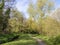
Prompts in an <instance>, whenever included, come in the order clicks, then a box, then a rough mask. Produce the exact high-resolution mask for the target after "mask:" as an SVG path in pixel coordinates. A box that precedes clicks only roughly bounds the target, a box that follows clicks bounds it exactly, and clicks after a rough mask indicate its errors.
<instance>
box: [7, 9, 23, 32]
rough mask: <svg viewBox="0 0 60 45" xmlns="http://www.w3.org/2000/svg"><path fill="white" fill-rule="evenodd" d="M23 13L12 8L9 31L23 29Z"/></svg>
mask: <svg viewBox="0 0 60 45" xmlns="http://www.w3.org/2000/svg"><path fill="white" fill-rule="evenodd" d="M23 20H24V17H23V14H22V13H21V12H19V11H18V10H12V16H11V18H10V19H9V27H8V28H9V31H10V32H21V31H22V30H23V29H22V28H23Z"/></svg>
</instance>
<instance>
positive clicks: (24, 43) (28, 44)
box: [1, 34, 37, 45]
mask: <svg viewBox="0 0 60 45" xmlns="http://www.w3.org/2000/svg"><path fill="white" fill-rule="evenodd" d="M18 35H19V38H18V39H17V40H15V41H11V42H7V43H4V44H1V45H37V43H36V41H35V40H34V39H32V38H31V37H30V34H18Z"/></svg>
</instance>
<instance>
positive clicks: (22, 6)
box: [16, 0, 60, 16]
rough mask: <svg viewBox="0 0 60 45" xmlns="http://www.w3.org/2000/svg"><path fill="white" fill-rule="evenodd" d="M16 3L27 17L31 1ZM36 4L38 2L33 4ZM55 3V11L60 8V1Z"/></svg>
mask: <svg viewBox="0 0 60 45" xmlns="http://www.w3.org/2000/svg"><path fill="white" fill-rule="evenodd" d="M16 2H17V4H16V7H17V9H18V10H19V11H21V12H23V13H24V14H25V16H27V8H28V4H29V2H30V0H17V1H16ZM35 2H36V0H34V1H33V3H35ZM54 3H55V9H57V8H59V7H60V0H54Z"/></svg>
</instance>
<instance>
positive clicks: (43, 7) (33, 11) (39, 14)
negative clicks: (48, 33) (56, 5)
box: [28, 0, 53, 33]
mask: <svg viewBox="0 0 60 45" xmlns="http://www.w3.org/2000/svg"><path fill="white" fill-rule="evenodd" d="M52 9H53V1H52V0H37V2H36V4H35V5H33V4H32V3H30V5H29V8H28V13H29V16H30V19H31V20H34V21H35V22H38V23H37V24H38V26H39V27H40V28H39V30H40V31H39V33H42V30H43V25H42V20H43V18H45V16H46V14H49V13H50V11H51V10H52Z"/></svg>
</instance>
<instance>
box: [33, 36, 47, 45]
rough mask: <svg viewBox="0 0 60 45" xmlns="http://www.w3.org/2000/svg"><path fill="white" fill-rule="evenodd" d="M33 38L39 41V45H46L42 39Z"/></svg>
mask: <svg viewBox="0 0 60 45" xmlns="http://www.w3.org/2000/svg"><path fill="white" fill-rule="evenodd" d="M32 38H33V39H35V40H36V41H37V43H38V45H46V44H45V43H44V41H42V40H40V39H38V38H36V37H32Z"/></svg>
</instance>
